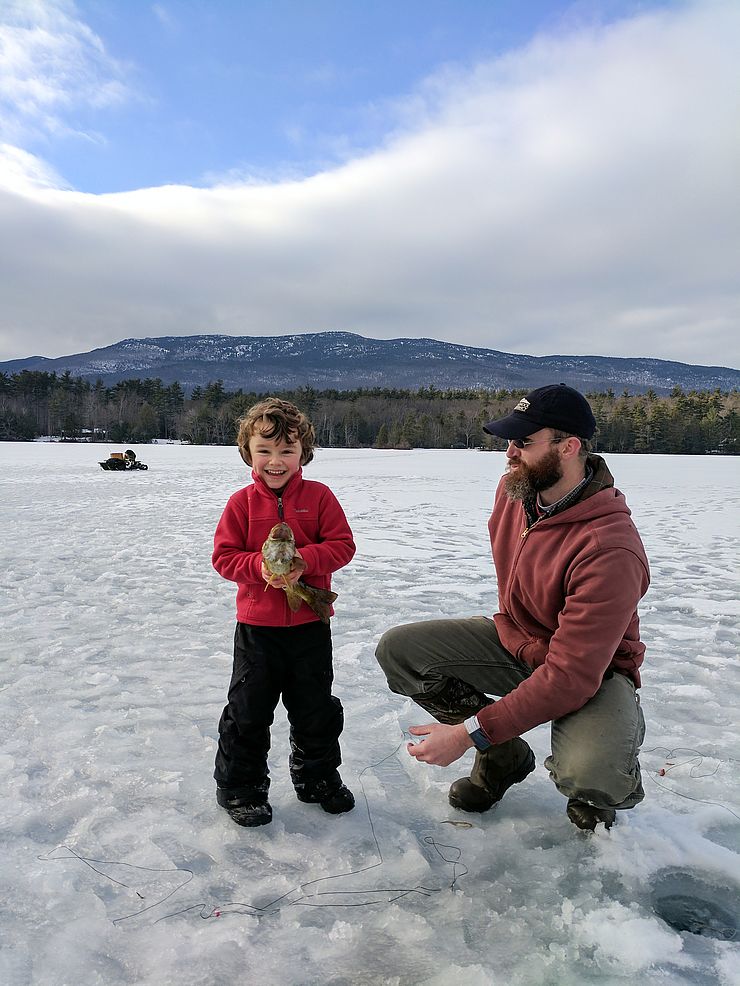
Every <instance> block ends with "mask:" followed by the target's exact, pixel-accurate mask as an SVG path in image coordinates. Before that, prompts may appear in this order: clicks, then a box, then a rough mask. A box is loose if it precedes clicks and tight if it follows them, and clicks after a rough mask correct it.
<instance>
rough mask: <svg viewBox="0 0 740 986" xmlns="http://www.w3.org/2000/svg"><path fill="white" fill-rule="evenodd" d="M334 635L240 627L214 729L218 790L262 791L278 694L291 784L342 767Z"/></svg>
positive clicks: (311, 628) (317, 627)
mask: <svg viewBox="0 0 740 986" xmlns="http://www.w3.org/2000/svg"><path fill="white" fill-rule="evenodd" d="M333 680H334V671H333V668H332V647H331V630H330V629H329V627H328V626H327V625H326V624H325V623H320V622H315V623H304V624H301V625H299V626H295V627H262V626H250V625H249V624H246V623H237V625H236V632H235V634H234V670H233V673H232V676H231V684H230V685H229V694H228V705H227V706H226V707H225V709H224V711H223V713H222V715H221V720H220V722H219V726H218V731H219V742H218V753H217V754H216V769H215V771H214V775H213V776H214V777H215V778H216V783H217V784H218V786H219V787H220V788H227V789H230V790H238V789H243V788H252V787H254V788H259V789H262V790H266V789H267V784H268V774H269V771H268V767H267V753H268V750H269V749H270V726H271V725H272V722H273V718H274V713H275V708H276V706H277V703H278V701H279V700H280V697H281V695H282V699H283V705H284V706H285V709H286V711H287V713H288V721H289V722H290V748H291V753H290V760H289V764H290V774H291V778H292V780H293V783H294V784H298V783H304V782H309V783H311V782H313V781H315V780H321V779H322V778H324V777H329V776H331V774H332V772H333V771H334V770H336V768H337V767H338V766H339V764H340V763H341V762H342V758H341V755H340V752H339V735H340V733H341V732H342V726H343V725H344V713H343V711H342V705H341V702H340V701H339V699H338V698H335V697H334V696H333V695H332V693H331V686H332V682H333Z"/></svg>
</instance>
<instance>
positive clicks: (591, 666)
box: [478, 548, 648, 743]
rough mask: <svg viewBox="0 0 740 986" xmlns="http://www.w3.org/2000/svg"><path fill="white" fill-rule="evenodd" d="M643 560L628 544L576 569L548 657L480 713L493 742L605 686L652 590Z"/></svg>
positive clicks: (558, 714)
mask: <svg viewBox="0 0 740 986" xmlns="http://www.w3.org/2000/svg"><path fill="white" fill-rule="evenodd" d="M647 584H648V573H647V572H646V570H645V566H644V564H643V563H642V561H641V559H640V558H639V557H638V556H637V555H636V554H634V553H633V552H631V551H629V550H628V549H626V548H613V549H610V550H609V551H608V552H604V553H601V554H599V556H597V557H595V558H591V559H589V558H585V559H583V561H581V562H580V563H579V564H578V565H577V566H576V569H575V570H574V571H573V572H572V573H571V577H570V579H569V582H568V589H567V594H566V597H565V604H564V606H563V609H562V610H561V613H560V618H559V620H558V627H557V630H556V631H555V633H554V634H553V635H552V637H551V638H550V644H549V648H548V652H547V656H546V657H545V661H544V663H543V664H541V665H540V666H539V667H538V668H536V669H535V670H534V671H533V672H532V674H531V675H530V676H529V677H528V678H526V679H525V680H524V681H522V682H521V683H520V684H519V685H517V687H516V688H515V689H514V690H513V691H511V692H509V694H508V695H504V696H503V698H501V699H499V700H498V701H497V702H495V703H494V704H492V705H489V706H487V707H486V708H485V709H483V710H482V711H481V712H479V713H478V720H479V722H480V724H481V727H482V728H483V731H484V732H485V733H486V735H487V736H488V737H489V739H490V740H491V742H493V743H503V742H505V741H506V740H509V739H512V738H513V737H515V736H520V735H521V734H522V733H524V732H526V731H527V730H528V729H532V728H533V727H534V726H538V725H540V724H541V723H543V722H551V721H553V720H555V719H559V718H560V717H561V716H564V715H567V714H568V713H569V712H575V711H576V710H577V709H580V708H581V706H583V705H585V703H586V702H587V701H588V700H589V699H590V698H593V696H594V695H595V694H596V692H597V691H598V690H599V688H600V687H601V682H602V681H603V678H604V674H605V673H606V671H607V669H608V668H609V665H610V664H611V661H612V658H613V657H614V655H615V654H616V653H617V651H618V649H619V647H620V644H621V643H622V640H623V639H624V637H625V634H626V633H627V631H628V628H629V627H630V624H631V623H632V622H633V620H634V619H635V612H636V609H637V605H638V603H639V601H640V599H641V598H642V596H643V595H644V593H645V591H646V590H647Z"/></svg>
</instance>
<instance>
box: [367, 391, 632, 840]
mask: <svg viewBox="0 0 740 986" xmlns="http://www.w3.org/2000/svg"><path fill="white" fill-rule="evenodd" d="M595 427H596V423H595V420H594V417H593V414H592V412H591V408H590V407H589V405H588V402H587V401H586V399H585V398H584V397H583V396H582V395H581V394H579V393H578V392H577V391H574V390H572V389H571V388H570V387H565V386H564V385H562V384H560V385H557V384H556V385H553V386H548V387H540V388H538V389H537V390H535V391H532V393H530V394H528V395H527V397H525V398H524V399H522V400H521V401H520V402H519V404H517V406H516V408H515V409H514V411H513V412H512V414H511V415H509V416H508V417H507V418H504V419H502V420H500V421H492V422H490V423H489V424H488V425H486V426H485V430H486V431H488V432H489V433H491V434H494V435H497V436H499V437H502V438H505V439H508V441H509V446H508V449H507V452H506V456H507V461H508V468H507V473H506V474H505V475H504V477H503V478H502V480H501V481H500V483H499V486H498V489H497V490H496V497H495V501H494V506H493V513H492V515H491V518H490V520H489V523H488V528H489V535H490V541H491V548H492V552H493V560H494V564H495V568H496V575H497V579H498V597H499V598H498V605H499V611H498V612H497V613H496V614H495V615H494V617H493V618H492V619H488V618H487V617H482V616H479V617H472V618H469V619H456V620H432V621H427V622H424V623H414V624H411V625H408V626H399V627H395V628H394V629H392V630H389V631H388V632H387V633H386V634H384V636H383V637H382V638H381V640H380V643H379V645H378V649H377V657H378V660H379V662H380V664H381V666H382V668H383V670H384V671H385V674H386V677H387V679H388V684H389V687H390V688H391V690H392V691H394V692H397V693H398V694H401V695H407V696H409V697H411V698H412V699H413V700H414V701H415V702H416V703H417V704H418V705H420V706H421V707H422V708H423V709H425V710H426V711H427V712H429V713H430V714H431V715H432V716H434V717H435V718H436V719H437V720H438V722H439V723H441V725H436V724H432V725H429V726H426V727H423V726H414V727H412V728H411V732H412V734H414V735H416V736H426V739H424V740H423V741H422V742H420V743H417V744H415V745H411V744H409V746H408V747H407V749H408V751H409V753H411V755H412V756H415V757H416V758H417V759H419V760H421V761H422V762H426V763H432V764H438V765H440V766H446V765H448V764H450V763H453V762H454V761H455V760H457V759H459V757H460V756H462V755H463V753H465V751H466V750H468V749H471V748H473V747H475V750H476V753H475V763H474V766H473V770H472V772H471V774H470V776H469V777H463V778H460V779H459V780H457V781H455V782H454V783H453V785H452V787H451V788H450V792H449V800H450V803H451V804H452V805H453V806H454V807H456V808H460V809H462V810H463V811H487V810H488V809H489V808H492V807H493V806H494V805H495V804H496V803H497V802H498V801H499V800H500V799H501V798H502V797H503V795H504V794H505V792H506V791H507V790H508V788H509V787H511V786H512V785H513V784H517V783H519V782H521V781H523V780H524V779H525V778H526V777H527V776H528V775H529V774H530V773H531V772H532V771H533V770H534V767H535V761H534V754H533V752H532V750H531V749H530V747H529V745H528V744H527V743H526V742H525V741H524V740H523V739H521V734H522V733H524V732H526V731H527V730H529V729H532V728H533V727H534V726H537V725H540V724H541V723H546V722H550V723H552V730H551V743H552V752H551V755H550V756H549V757H548V758H547V759H546V760H545V767H546V768H547V770H548V771H549V773H550V776H551V778H552V780H553V781H554V783H555V785H556V787H557V788H558V790H559V791H560V792H561V793H562V794H564V795H565V796H566V797H567V798H568V804H567V815H568V818H569V819H570V820H571V821H572V822H573V824H574V825H576V826H577V827H578V828H581V829H587V830H593V829H594V828H595V827H596V825H597V824H599V823H603V824H604V825H605V826H606V827H607V828H608V827H609V826H611V824H612V823H613V821H614V819H615V815H616V811H617V810H619V809H626V808H633V807H634V806H635V805H637V804H638V803H639V802H640V801H641V800H642V799H643V797H644V792H643V788H642V783H641V778H640V766H639V762H638V759H637V754H638V751H639V747H640V744H641V743H642V740H643V736H644V728H645V727H644V720H643V716H642V711H641V709H640V703H639V699H638V697H637V693H636V689H637V688H639V686H640V674H639V668H640V666H641V664H642V661H643V655H644V651H645V647H644V645H643V644H642V642H641V641H640V634H639V622H638V617H637V605H638V603H639V601H640V599H641V598H642V596H643V595H644V594H645V592H646V591H647V588H648V583H649V570H648V562H647V558H646V556H645V551H644V548H643V545H642V542H641V540H640V537H639V535H638V533H637V530H636V529H635V526H634V524H633V523H632V520H631V518H630V511H629V509H628V508H627V505H626V502H625V499H624V496H623V495H622V494H621V493H620V492H619V491H618V490H616V489H615V488H614V481H613V479H612V476H611V474H610V472H609V470H608V469H607V466H606V463H605V462H604V460H603V459H602V458H601V457H600V456H598V455H594V454H592V453H590V451H589V439H590V438H591V437H592V436H593V434H594V430H595ZM491 695H496V696H501V697H500V698H499V699H498V701H492V700H491V698H490V697H489V696H491Z"/></svg>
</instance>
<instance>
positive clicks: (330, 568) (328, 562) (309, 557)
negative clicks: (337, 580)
mask: <svg viewBox="0 0 740 986" xmlns="http://www.w3.org/2000/svg"><path fill="white" fill-rule="evenodd" d="M298 550H299V552H300V554H301V557H302V558H303V560H304V561H305V563H306V570H305V572H304V573H303V574H304V576H306V577H309V576H311V575H331V573H332V572H336V571H337V569H340V568H343V567H344V566H345V565H346V564H347V563H348V562H350V561H351V560H352V557H353V556H354V553H355V550H356V549H355V542H354V541H353V539H352V531H351V530H350V526H349V524H348V523H347V518H346V517H345V515H344V511H343V510H342V507H341V506H340V504H339V501H338V500H337V498H336V497H335V496H334V494H333V493H332V491H331V490H330V489H329V488H328V487H325V488H324V489H323V490H322V493H321V499H320V502H319V540H318V542H317V543H316V544H304V545H303V546H302V547H300V548H299V549H298Z"/></svg>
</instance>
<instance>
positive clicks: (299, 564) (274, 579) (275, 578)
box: [262, 551, 306, 589]
mask: <svg viewBox="0 0 740 986" xmlns="http://www.w3.org/2000/svg"><path fill="white" fill-rule="evenodd" d="M293 565H294V566H295V567H294V568H292V569H291V570H290V571H289V572H283V573H282V574H281V575H275V574H274V573H273V572H271V571H270V569H269V568H268V567H267V565H265V562H264V560H263V562H262V578H263V579H264V580H265V582H267V584H268V585H272V586H274V587H275V588H276V589H282V588H283V587H284V586H286V585H295V583H296V582H297V581H298V579H300V577H301V575H302V574H303V570H304V569H305V567H306V563H305V561H304V560H303V558H301V556H300V554H298V552H297V551H296V554H295V558H294V559H293Z"/></svg>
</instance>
